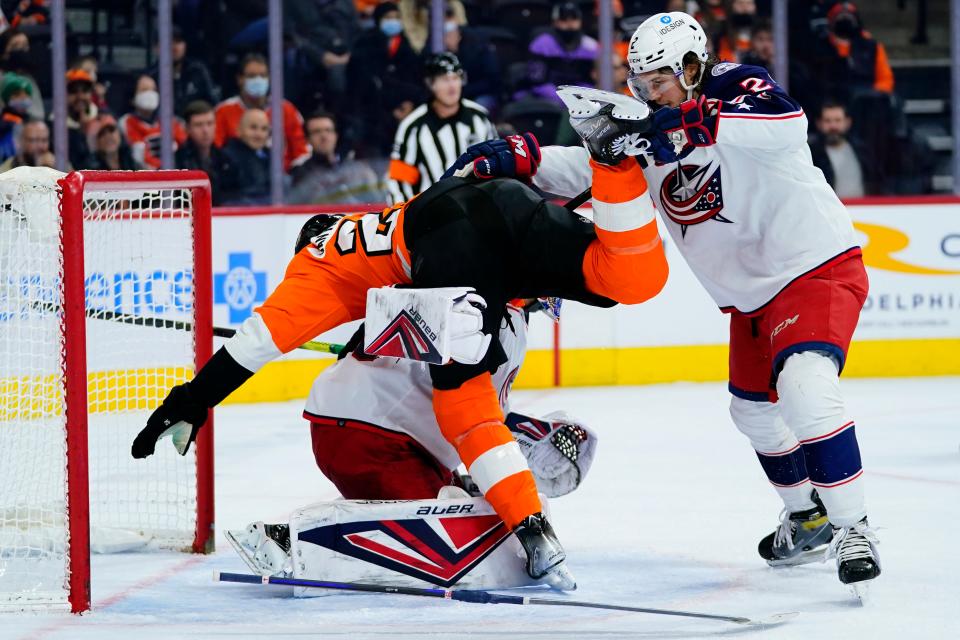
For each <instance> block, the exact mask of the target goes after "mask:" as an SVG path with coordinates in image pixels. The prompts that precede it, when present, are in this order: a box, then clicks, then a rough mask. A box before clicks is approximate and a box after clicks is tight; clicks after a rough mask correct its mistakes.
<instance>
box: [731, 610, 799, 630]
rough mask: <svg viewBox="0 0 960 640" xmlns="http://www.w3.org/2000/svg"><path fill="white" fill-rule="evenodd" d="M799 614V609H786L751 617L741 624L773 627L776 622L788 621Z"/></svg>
mask: <svg viewBox="0 0 960 640" xmlns="http://www.w3.org/2000/svg"><path fill="white" fill-rule="evenodd" d="M799 615H800V612H799V611H786V612H784V613H775V614H773V615H771V616H767V617H766V618H751V619H748V620H746V621H745V622H742V623H741V624H743V625H746V626H750V627H773V626H776V625H778V624H784V623H786V622H790V621H791V620H793V619H794V618H796V617H797V616H799Z"/></svg>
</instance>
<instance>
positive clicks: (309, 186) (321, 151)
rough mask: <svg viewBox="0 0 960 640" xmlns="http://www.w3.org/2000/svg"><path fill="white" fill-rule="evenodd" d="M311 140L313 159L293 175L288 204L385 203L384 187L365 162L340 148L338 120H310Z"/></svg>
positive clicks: (323, 115)
mask: <svg viewBox="0 0 960 640" xmlns="http://www.w3.org/2000/svg"><path fill="white" fill-rule="evenodd" d="M307 140H309V142H310V147H311V148H312V149H313V155H312V156H310V159H309V160H307V161H306V162H304V163H303V164H302V165H300V166H299V167H294V168H293V171H292V172H291V177H292V178H293V187H292V189H291V192H290V197H289V198H288V201H290V202H303V203H329V204H333V203H364V202H381V201H383V199H384V188H383V187H384V185H383V183H382V181H381V180H380V179H379V178H378V177H377V174H376V173H375V172H374V171H373V169H372V168H371V167H370V165H368V164H367V163H365V162H362V161H356V160H354V159H353V157H352V156H353V153H352V152H350V151H344V152H342V153H341V152H340V151H338V148H337V146H338V145H337V140H338V136H337V119H336V117H335V116H334V115H333V114H332V113H328V112H326V111H318V112H317V113H315V114H314V115H312V116H310V117H309V118H307Z"/></svg>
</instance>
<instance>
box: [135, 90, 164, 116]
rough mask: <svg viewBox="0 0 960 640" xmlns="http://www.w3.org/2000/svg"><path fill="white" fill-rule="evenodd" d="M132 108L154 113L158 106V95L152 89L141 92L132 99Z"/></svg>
mask: <svg viewBox="0 0 960 640" xmlns="http://www.w3.org/2000/svg"><path fill="white" fill-rule="evenodd" d="M133 106H135V107H136V108H137V109H140V110H141V111H156V110H157V107H159V106H160V94H159V93H157V92H156V91H154V90H152V89H149V90H147V91H141V92H140V93H138V94H137V95H135V96H134V97H133Z"/></svg>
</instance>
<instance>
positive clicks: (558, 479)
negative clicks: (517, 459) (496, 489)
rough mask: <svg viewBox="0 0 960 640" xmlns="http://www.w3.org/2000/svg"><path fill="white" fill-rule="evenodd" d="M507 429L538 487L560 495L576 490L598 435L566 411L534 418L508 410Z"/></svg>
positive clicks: (554, 495)
mask: <svg viewBox="0 0 960 640" xmlns="http://www.w3.org/2000/svg"><path fill="white" fill-rule="evenodd" d="M505 422H506V425H507V428H509V429H510V431H511V433H512V435H513V438H514V440H516V441H517V444H518V445H520V450H521V451H522V452H523V455H524V457H525V458H526V459H527V464H529V465H530V471H531V472H532V473H533V477H534V479H535V480H536V481H537V488H538V489H539V490H540V491H541V492H542V493H544V494H545V495H546V496H547V497H550V498H557V497H559V496H563V495H566V494H568V493H570V492H571V491H573V490H574V489H576V488H577V487H578V486H579V485H580V483H581V482H582V481H583V479H584V478H585V477H586V475H587V472H588V471H590V465H591V464H593V456H594V454H595V453H596V450H597V436H596V434H594V433H593V432H592V431H590V429H588V428H587V427H586V425H584V424H583V423H582V422H580V421H579V420H577V419H575V418H572V417H571V416H569V415H567V414H566V412H564V411H554V412H553V413H548V414H547V415H546V416H544V417H543V418H539V419H538V418H531V417H529V416H525V415H523V414H520V413H513V412H511V413H509V414H507V417H506V421H505Z"/></svg>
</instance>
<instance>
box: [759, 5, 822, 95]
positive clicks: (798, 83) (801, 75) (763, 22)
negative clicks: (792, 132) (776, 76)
mask: <svg viewBox="0 0 960 640" xmlns="http://www.w3.org/2000/svg"><path fill="white" fill-rule="evenodd" d="M775 52H776V47H775V46H774V41H773V26H772V25H771V24H770V20H769V19H766V18H761V19H759V20H757V21H756V22H755V23H754V25H753V29H752V30H751V36H750V50H749V51H747V52H746V53H745V54H743V56H742V58H741V62H742V63H743V64H751V65H755V66H758V67H763V68H765V69H766V70H767V71H769V72H771V74H772V73H773V72H774V53H775ZM788 73H789V76H790V95H791V96H792V97H793V98H794V99H795V100H796V101H797V102H799V103H800V105H801V106H803V109H804V111H806V112H807V113H818V112H819V111H820V99H821V97H820V95H819V94H818V93H817V91H816V89H815V87H814V86H813V81H812V80H811V78H810V74H809V72H808V71H807V68H806V67H805V66H804V65H803V64H801V63H799V62H798V61H797V60H795V59H793V58H792V57H791V58H790V64H789V70H788Z"/></svg>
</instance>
